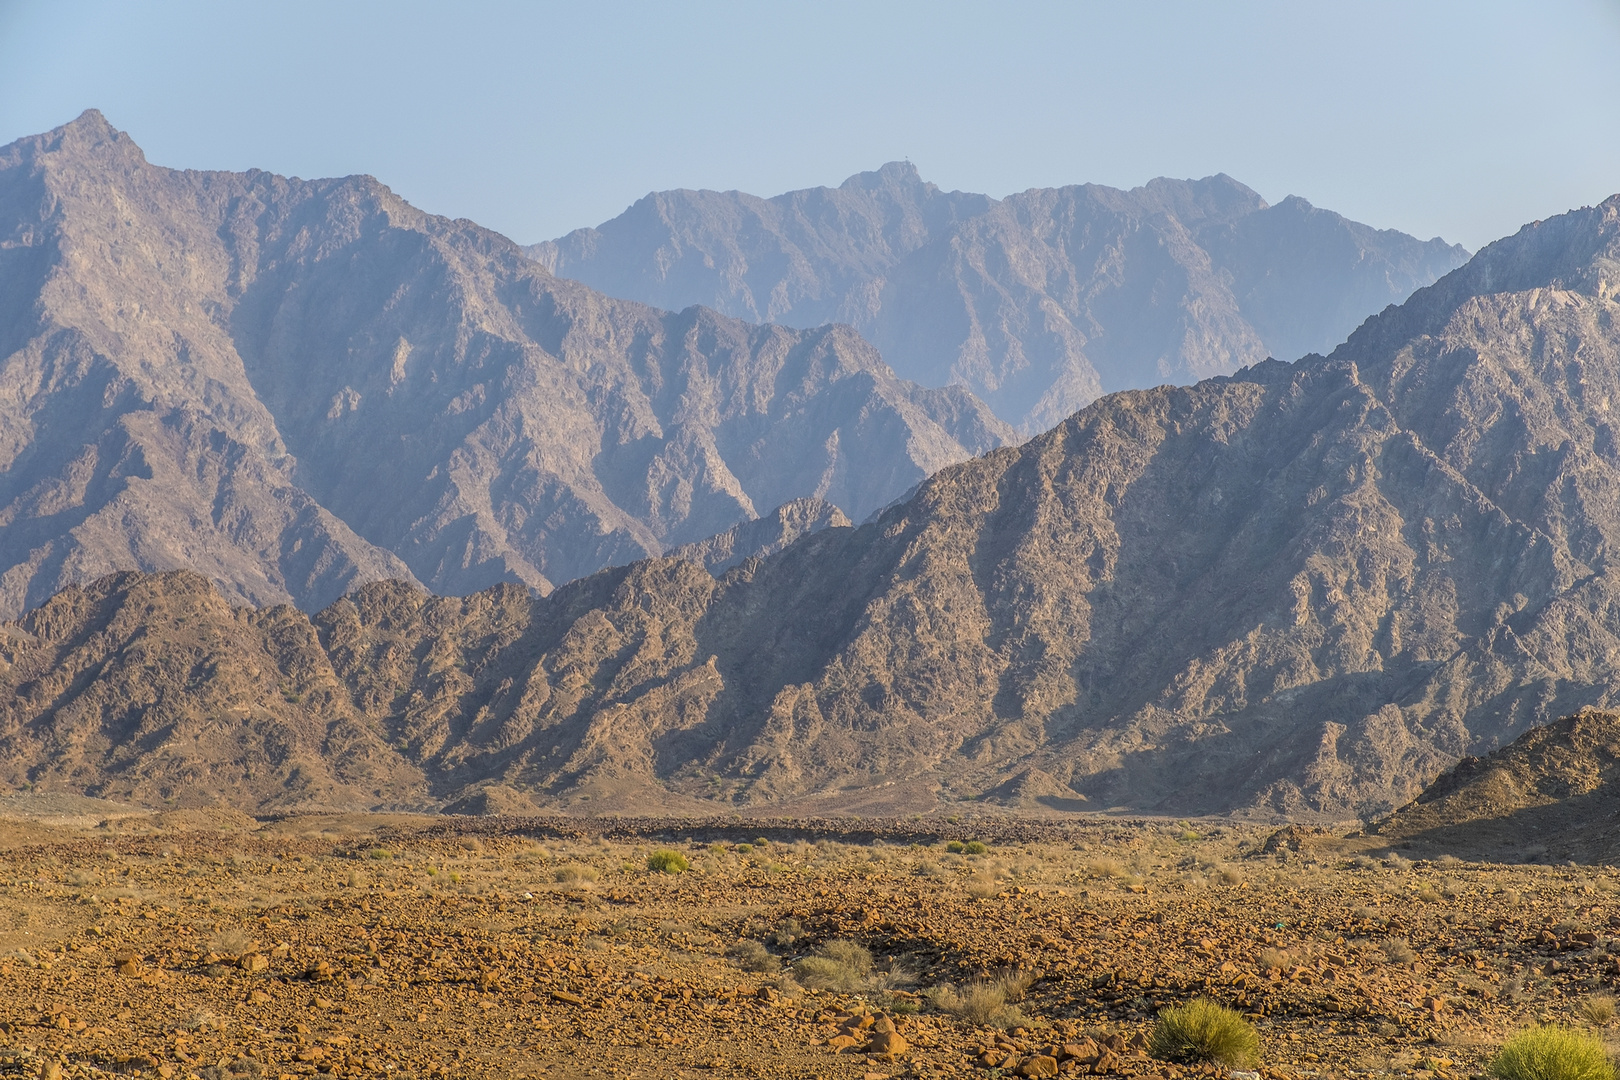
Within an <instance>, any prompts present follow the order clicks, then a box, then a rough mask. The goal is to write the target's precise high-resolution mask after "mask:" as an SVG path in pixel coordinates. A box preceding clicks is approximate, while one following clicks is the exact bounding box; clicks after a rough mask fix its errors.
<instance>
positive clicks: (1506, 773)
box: [1372, 710, 1620, 863]
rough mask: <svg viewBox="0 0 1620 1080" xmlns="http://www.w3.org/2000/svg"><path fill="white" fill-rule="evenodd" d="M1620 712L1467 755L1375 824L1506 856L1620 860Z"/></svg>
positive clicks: (1591, 715) (1412, 839)
mask: <svg viewBox="0 0 1620 1080" xmlns="http://www.w3.org/2000/svg"><path fill="white" fill-rule="evenodd" d="M1617 781H1620V714H1616V713H1612V712H1598V711H1595V710H1587V711H1584V712H1580V713H1577V714H1576V715H1574V716H1567V717H1564V718H1562V719H1560V720H1557V721H1554V722H1553V723H1550V724H1546V725H1544V726H1541V727H1535V728H1531V729H1530V730H1529V731H1527V732H1525V733H1524V734H1523V735H1521V736H1519V737H1518V738H1517V739H1515V740H1514V741H1513V742H1512V743H1510V744H1509V745H1507V746H1504V747H1502V748H1501V749H1500V750H1497V751H1495V752H1494V753H1491V754H1488V755H1486V756H1485V757H1483V758H1480V757H1465V758H1463V759H1462V761H1460V762H1458V763H1457V765H1456V767H1455V768H1453V769H1451V770H1450V771H1449V772H1447V773H1446V774H1445V775H1443V776H1441V777H1440V778H1439V779H1438V780H1436V781H1435V782H1434V783H1433V784H1431V785H1430V786H1429V787H1428V788H1427V789H1426V790H1425V791H1424V792H1423V794H1422V795H1420V796H1418V798H1417V799H1415V800H1413V801H1412V802H1411V803H1409V804H1407V805H1406V806H1403V807H1402V808H1401V809H1400V810H1399V811H1397V812H1396V813H1395V814H1393V815H1391V816H1390V817H1389V818H1388V819H1387V820H1385V821H1381V822H1379V823H1378V825H1377V827H1376V828H1374V829H1373V830H1372V832H1373V833H1374V834H1376V835H1378V836H1381V837H1384V838H1387V839H1389V840H1392V841H1406V843H1405V845H1404V846H1406V847H1413V846H1416V845H1423V846H1425V847H1430V846H1433V847H1439V848H1441V849H1443V850H1446V851H1451V852H1458V851H1464V852H1468V853H1470V854H1474V855H1476V857H1478V858H1482V859H1490V860H1492V861H1496V862H1508V861H1513V859H1514V858H1515V857H1518V858H1522V859H1525V860H1526V861H1538V862H1563V861H1565V860H1568V859H1575V860H1577V861H1579V862H1584V863H1591V862H1608V863H1613V862H1615V861H1616V860H1617V859H1620V830H1617V826H1620V783H1617Z"/></svg>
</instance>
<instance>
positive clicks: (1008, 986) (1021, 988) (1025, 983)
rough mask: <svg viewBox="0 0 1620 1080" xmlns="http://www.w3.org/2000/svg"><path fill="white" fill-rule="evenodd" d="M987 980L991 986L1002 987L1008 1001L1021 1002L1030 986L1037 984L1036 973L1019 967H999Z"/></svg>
mask: <svg viewBox="0 0 1620 1080" xmlns="http://www.w3.org/2000/svg"><path fill="white" fill-rule="evenodd" d="M985 981H986V982H988V983H989V984H990V985H991V986H996V987H1000V988H1001V993H1002V996H1003V997H1005V998H1006V999H1007V1000H1008V1001H1012V1002H1019V1001H1023V1000H1024V995H1025V994H1027V993H1029V988H1030V987H1031V986H1034V985H1035V973H1034V972H1033V971H1023V970H1021V969H1019V968H1010V967H1004V968H997V969H996V970H995V971H992V972H991V973H990V974H989V976H988V977H987V978H986V979H985Z"/></svg>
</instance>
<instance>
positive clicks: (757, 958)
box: [726, 941, 778, 971]
mask: <svg viewBox="0 0 1620 1080" xmlns="http://www.w3.org/2000/svg"><path fill="white" fill-rule="evenodd" d="M726 955H727V956H729V957H730V958H731V959H732V960H733V961H734V962H735V963H736V964H737V966H738V967H740V968H742V969H743V970H744V971H775V970H776V969H777V967H778V965H777V962H776V957H774V956H772V955H771V954H770V951H769V950H768V949H766V948H765V946H763V945H761V944H760V943H759V942H757V941H739V942H737V943H736V944H735V945H733V946H731V947H730V948H729V949H727V950H726Z"/></svg>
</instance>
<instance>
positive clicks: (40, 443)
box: [0, 112, 1010, 613]
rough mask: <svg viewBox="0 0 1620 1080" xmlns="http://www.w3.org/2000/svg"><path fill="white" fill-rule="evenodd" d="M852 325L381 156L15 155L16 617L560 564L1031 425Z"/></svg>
mask: <svg viewBox="0 0 1620 1080" xmlns="http://www.w3.org/2000/svg"><path fill="white" fill-rule="evenodd" d="M1009 437H1010V432H1009V431H1008V429H1007V428H1006V427H1005V426H1004V425H1002V424H1001V423H1000V422H999V421H997V420H996V419H995V418H994V416H993V415H991V414H990V412H989V411H988V410H987V409H986V408H985V407H984V406H983V405H982V404H980V403H979V402H978V401H976V400H975V399H974V398H973V397H972V395H971V394H968V393H966V392H964V391H962V390H960V389H950V390H927V389H923V388H921V387H918V386H916V385H913V384H910V383H906V382H904V381H902V380H900V379H897V378H896V377H895V376H894V374H893V372H892V371H890V369H889V368H888V367H887V366H886V365H885V364H884V363H883V361H882V360H881V359H880V358H879V356H878V354H877V353H876V351H875V350H874V349H873V348H872V347H871V346H870V345H869V344H867V343H866V342H865V341H863V340H862V339H861V338H860V337H859V336H858V335H857V334H855V333H854V332H852V331H851V330H849V329H848V328H847V327H828V328H823V329H819V330H809V331H800V330H790V329H785V328H783V327H776V326H753V325H748V324H745V323H742V322H739V321H737V320H735V319H731V318H726V317H723V316H720V315H717V314H715V313H714V312H712V311H708V310H702V309H690V310H687V311H683V312H682V313H680V314H678V315H677V314H670V313H668V312H663V311H658V310H655V309H653V308H649V307H646V306H644V305H642V304H638V303H633V302H629V301H622V300H611V299H608V298H606V297H604V296H602V295H600V294H598V293H596V292H593V291H592V290H590V289H589V288H586V287H584V286H582V285H579V284H577V283H575V282H571V281H564V280H559V279H557V278H554V277H552V276H551V275H550V274H548V273H546V272H545V271H544V270H543V269H541V268H540V267H539V266H537V265H536V264H535V263H534V262H533V261H531V260H529V259H527V258H525V257H524V256H523V254H522V252H521V250H520V249H519V248H518V247H517V246H516V245H514V244H512V243H511V242H509V241H507V240H506V239H504V238H503V237H500V236H498V235H496V234H494V233H490V232H488V231H486V230H483V229H480V228H478V227H477V226H475V225H473V224H471V223H469V222H465V221H448V220H445V219H442V218H436V217H433V216H431V215H427V214H423V213H421V212H420V211H417V210H416V209H414V208H413V207H411V206H409V205H408V204H406V203H405V202H403V201H402V200H400V199H399V198H397V197H396V196H395V195H394V194H393V193H392V192H390V191H389V190H388V189H387V188H386V187H384V186H382V185H381V184H379V183H377V182H376V181H375V180H372V179H370V178H368V177H349V178H346V179H341V180H315V181H302V180H297V179H287V178H284V177H279V176H274V175H271V174H268V173H261V172H252V173H201V172H177V171H174V170H169V169H163V168H158V167H155V166H153V165H150V164H148V163H147V162H146V160H145V158H144V157H143V156H142V154H141V152H140V150H139V148H138V147H136V146H135V145H134V143H132V142H131V141H130V140H129V138H128V137H127V136H125V135H123V134H121V133H119V132H117V131H115V130H113V129H112V128H111V127H109V126H108V125H107V123H106V121H105V120H104V119H103V118H102V117H101V116H100V115H99V114H97V113H94V112H91V113H86V114H85V115H84V116H82V117H81V118H79V119H78V120H77V121H75V122H73V123H72V124H69V125H67V126H65V127H63V128H60V129H58V130H56V131H53V132H50V133H48V134H45V135H41V136H37V137H34V138H29V139H23V140H20V141H18V142H16V143H13V144H12V145H10V146H8V147H5V148H3V149H0V612H4V613H16V612H18V611H21V610H22V609H24V608H25V607H27V606H30V605H32V604H37V603H39V602H40V601H42V600H43V599H45V598H46V597H48V596H50V595H51V594H52V593H53V592H55V591H56V590H57V589H59V588H60V587H61V586H63V585H64V584H66V583H68V582H72V581H83V580H88V579H89V578H92V577H94V576H97V575H100V574H104V573H107V572H109V571H113V570H121V569H148V570H160V569H167V568H176V567H190V568H195V569H197V570H199V571H201V572H202V573H204V574H205V575H207V576H208V577H210V578H212V579H213V580H215V581H217V582H219V583H220V584H221V586H222V587H223V588H224V589H225V591H226V594H227V595H228V596H230V597H232V598H234V599H236V600H238V601H251V602H254V603H259V604H266V603H274V602H278V601H283V600H289V599H290V600H293V601H295V602H297V603H298V604H299V605H301V606H303V607H305V608H314V607H319V606H322V605H324V604H327V603H329V602H331V601H332V600H333V599H335V598H336V597H337V596H339V595H341V594H342V593H343V592H344V591H345V590H346V589H348V588H349V587H351V586H352V585H353V584H355V583H356V582H359V581H364V580H369V579H376V578H401V579H405V580H414V581H416V582H419V583H421V584H423V585H425V586H427V587H429V588H432V589H435V590H438V591H440V592H451V593H463V592H470V591H474V590H477V589H481V588H485V587H487V586H489V585H492V584H494V583H496V582H499V581H515V582H520V583H522V584H524V585H527V586H529V587H531V588H534V589H536V590H540V591H544V590H547V589H549V588H551V587H552V586H553V585H554V584H555V583H558V582H562V581H567V580H569V579H572V578H575V577H578V576H580V575H583V574H589V573H591V572H593V571H595V570H598V569H600V568H601V567H603V566H607V565H610V564H614V563H623V562H628V561H631V560H633V559H636V558H640V557H643V556H646V555H649V554H656V553H658V552H661V551H663V550H664V549H665V548H666V547H669V546H675V545H680V544H684V543H691V542H696V541H700V540H702V539H703V538H705V537H708V536H710V535H712V534H715V533H719V532H722V531H724V530H726V529H728V528H730V527H731V526H732V525H734V524H737V523H738V522H740V521H746V520H750V519H752V518H754V517H757V516H760V515H761V514H766V513H768V512H770V511H771V510H772V508H774V507H776V506H779V505H781V504H783V503H786V502H789V501H791V500H793V499H797V498H819V499H823V500H826V501H828V502H831V503H835V504H836V505H838V506H840V507H842V508H844V509H845V510H847V511H848V512H849V513H851V514H853V515H856V516H857V517H860V516H864V515H866V514H869V513H870V512H872V511H873V510H875V509H877V508H879V507H882V506H884V505H885V504H887V503H888V502H890V501H891V500H893V499H894V498H895V497H897V496H898V495H900V494H901V493H903V492H904V491H906V490H908V489H909V488H911V487H913V486H915V485H916V483H917V482H918V481H920V480H921V479H923V478H924V477H925V476H927V475H928V474H930V473H931V472H933V471H935V470H937V469H938V468H940V467H942V466H944V465H946V464H949V463H951V462H954V461H959V460H962V459H963V458H966V457H968V456H970V455H972V454H974V453H979V452H982V451H984V450H987V449H990V448H993V447H995V446H999V445H1002V444H1003V443H1004V442H1005V441H1007V439H1008V438H1009Z"/></svg>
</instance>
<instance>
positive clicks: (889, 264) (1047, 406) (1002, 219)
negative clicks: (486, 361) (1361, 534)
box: [528, 163, 1467, 433]
mask: <svg viewBox="0 0 1620 1080" xmlns="http://www.w3.org/2000/svg"><path fill="white" fill-rule="evenodd" d="M528 251H529V253H530V254H531V255H532V256H533V257H535V258H536V259H537V260H539V261H540V262H541V263H543V264H544V265H546V266H547V267H548V268H550V269H552V270H553V271H555V272H556V273H558V274H561V275H562V276H564V277H569V278H575V279H577V280H579V281H582V282H585V283H586V284H589V285H591V286H593V287H595V288H598V289H601V290H602V291H604V292H606V293H609V294H610V295H614V296H625V297H630V298H632V299H637V300H642V301H644V302H647V303H653V304H658V305H661V306H665V307H684V306H686V305H687V304H694V303H699V304H707V305H709V306H711V307H714V308H715V309H717V310H719V311H724V312H726V313H728V314H731V315H736V316H739V317H742V318H749V319H769V320H771V321H773V322H783V323H787V324H789V325H793V326H814V325H820V324H822V323H825V322H829V321H839V322H847V323H849V324H851V325H853V326H855V327H856V328H857V329H859V330H860V331H861V332H862V333H863V334H864V335H866V336H867V337H868V338H870V339H871V340H872V342H873V343H874V344H875V345H877V347H878V348H879V349H880V350H881V351H882V353H883V355H884V357H885V359H887V360H888V362H889V363H890V364H891V365H893V366H894V368H895V370H896V371H897V372H899V373H900V374H901V375H903V376H904V377H907V378H911V379H916V380H917V381H919V382H922V383H925V384H928V385H942V384H946V383H958V384H961V385H963V386H966V387H968V388H970V389H972V390H973V391H974V393H976V394H978V395H980V396H981V397H982V398H984V400H985V401H987V402H989V404H990V405H991V406H992V407H993V408H994V409H995V410H996V412H997V413H998V415H1000V416H1002V417H1004V418H1005V419H1007V420H1008V421H1010V422H1012V423H1014V424H1016V425H1017V426H1018V427H1020V428H1021V429H1022V430H1023V431H1025V432H1026V433H1034V432H1036V431H1040V430H1042V429H1044V428H1047V427H1050V426H1052V425H1053V424H1056V423H1057V422H1058V421H1060V420H1062V419H1063V418H1064V417H1065V416H1067V415H1069V414H1070V413H1071V412H1073V411H1074V410H1076V409H1078V408H1080V407H1081V406H1083V405H1085V404H1086V403H1088V402H1090V401H1092V400H1094V399H1095V398H1097V397H1098V396H1100V395H1101V394H1104V393H1108V392H1112V391H1115V390H1122V389H1130V388H1138V387H1146V386H1152V385H1155V384H1158V383H1161V382H1177V383H1186V382H1193V381H1196V380H1197V379H1200V378H1205V377H1208V376H1211V375H1217V374H1223V373H1230V372H1233V371H1236V370H1237V369H1238V368H1240V367H1243V366H1246V365H1249V364H1253V363H1257V362H1259V361H1261V360H1263V359H1265V358H1266V357H1268V356H1280V357H1283V358H1285V359H1292V358H1293V357H1297V356H1300V355H1302V354H1304V353H1307V352H1313V351H1323V350H1326V349H1330V348H1332V347H1333V346H1334V345H1336V344H1338V343H1339V342H1340V341H1342V340H1343V339H1344V338H1345V337H1346V336H1347V335H1348V334H1349V333H1350V331H1351V330H1353V329H1354V328H1355V327H1356V325H1357V324H1359V323H1360V322H1361V321H1362V320H1363V319H1365V318H1366V317H1367V316H1368V315H1371V314H1373V313H1374V312H1376V311H1378V310H1380V309H1381V308H1383V307H1385V306H1386V305H1388V304H1391V303H1399V302H1400V301H1402V300H1404V299H1405V298H1406V297H1407V296H1408V295H1409V294H1410V293H1411V292H1412V291H1413V290H1414V289H1416V288H1418V287H1420V286H1423V285H1427V284H1429V283H1431V282H1433V281H1434V280H1435V279H1436V278H1438V277H1439V276H1440V275H1442V274H1444V273H1446V272H1447V271H1449V270H1451V269H1453V268H1455V267H1456V266H1458V265H1459V264H1460V263H1461V262H1462V261H1463V260H1464V259H1466V258H1467V252H1466V251H1464V250H1463V249H1462V248H1459V247H1455V246H1452V245H1448V244H1445V243H1443V242H1442V241H1439V240H1431V241H1428V242H1427V243H1424V242H1420V241H1418V240H1415V239H1413V238H1412V237H1410V236H1406V235H1405V234H1402V233H1399V232H1395V231H1393V230H1375V229H1371V228H1368V227H1367V226H1365V225H1360V224H1357V223H1356V222H1353V221H1348V220H1346V219H1345V218H1342V217H1340V216H1339V215H1338V214H1334V213H1332V212H1330V211H1326V210H1319V209H1316V208H1314V207H1312V206H1311V205H1310V204H1309V203H1307V202H1306V201H1305V200H1303V199H1299V198H1296V197H1292V196H1290V197H1289V198H1287V199H1285V200H1283V201H1282V202H1281V203H1279V204H1277V205H1276V206H1267V205H1266V203H1265V201H1264V200H1263V199H1261V198H1260V197H1259V196H1258V195H1256V194H1255V193H1254V192H1253V191H1251V190H1249V189H1248V188H1246V187H1244V186H1243V185H1242V184H1239V183H1237V182H1236V181H1234V180H1232V179H1231V178H1230V177H1226V176H1213V177H1208V178H1206V179H1203V180H1196V181H1191V180H1189V181H1182V180H1166V179H1158V180H1154V181H1152V182H1151V183H1148V184H1146V185H1144V186H1143V187H1140V188H1135V189H1132V190H1130V191H1120V190H1118V189H1114V188H1108V187H1102V186H1099V185H1095V184H1086V185H1079V186H1074V187H1065V188H1050V189H1033V190H1030V191H1026V192H1023V193H1020V194H1017V195H1012V196H1009V197H1008V198H1006V199H1002V200H999V201H998V200H995V199H991V198H989V197H987V196H983V195H971V194H966V193H963V192H942V191H940V190H939V189H938V188H937V187H935V186H934V185H933V184H928V183H925V182H923V180H922V179H921V177H919V176H918V174H917V172H916V170H915V169H914V168H913V167H912V166H911V165H910V164H902V163H891V164H889V165H885V166H884V167H883V168H882V169H880V170H878V171H877V172H873V173H862V174H859V175H857V176H853V177H851V178H850V179H849V180H847V181H845V182H844V184H842V185H841V186H840V187H838V188H810V189H806V190H803V191H793V192H788V193H787V194H785V195H780V196H777V197H776V198H773V199H761V198H757V197H755V196H752V195H746V194H743V193H741V192H713V191H666V192H656V193H654V194H651V195H648V196H647V197H646V198H644V199H642V200H640V201H639V202H637V203H636V204H635V205H634V206H632V207H631V208H630V209H628V210H626V211H625V212H624V213H623V214H622V215H620V216H619V217H617V218H614V219H613V220H612V221H609V222H606V223H604V224H602V225H600V226H598V227H597V228H594V229H580V230H577V231H575V232H573V233H570V234H569V235H568V236H565V237H563V238H561V239H559V240H555V241H548V242H546V243H542V244H536V245H534V246H533V247H531V248H529V249H528Z"/></svg>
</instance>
